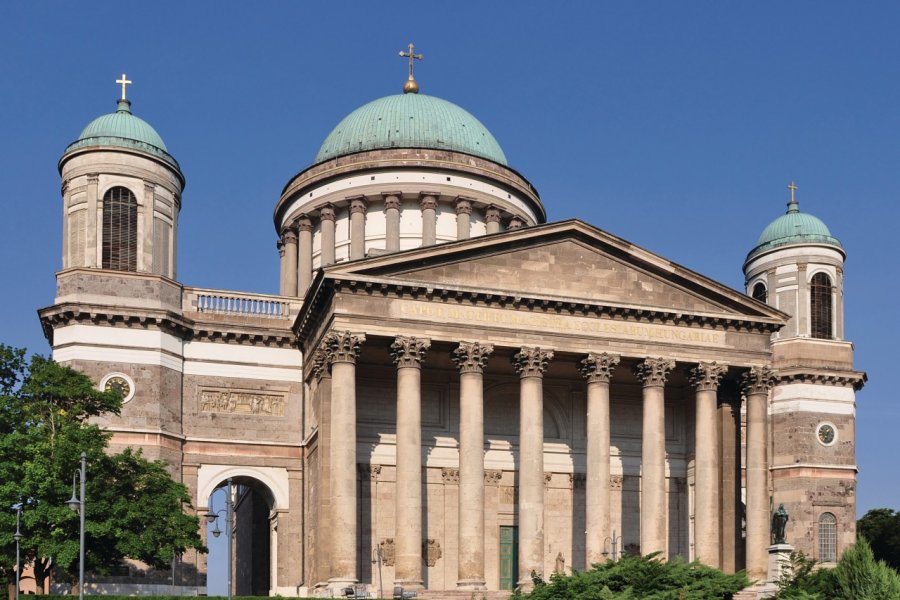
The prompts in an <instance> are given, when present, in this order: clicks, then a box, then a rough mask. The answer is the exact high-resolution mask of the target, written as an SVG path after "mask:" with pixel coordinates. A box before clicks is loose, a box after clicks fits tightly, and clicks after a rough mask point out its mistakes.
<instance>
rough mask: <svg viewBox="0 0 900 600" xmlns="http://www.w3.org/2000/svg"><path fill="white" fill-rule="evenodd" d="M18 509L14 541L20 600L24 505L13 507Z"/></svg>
mask: <svg viewBox="0 0 900 600" xmlns="http://www.w3.org/2000/svg"><path fill="white" fill-rule="evenodd" d="M13 508H14V509H16V532H15V533H14V534H13V539H14V540H16V600H19V588H20V584H21V580H22V564H21V561H20V560H19V542H21V541H22V532H21V531H20V530H19V521H20V520H21V517H22V503H21V502H19V503H18V504H16V505H14V506H13Z"/></svg>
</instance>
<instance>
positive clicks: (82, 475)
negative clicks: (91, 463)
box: [66, 452, 87, 600]
mask: <svg viewBox="0 0 900 600" xmlns="http://www.w3.org/2000/svg"><path fill="white" fill-rule="evenodd" d="M76 479H77V480H78V482H79V484H80V490H79V491H80V495H78V496H76V495H75V480H76ZM86 480H87V454H85V453H84V452H82V453H81V468H80V469H78V470H77V471H75V473H73V474H72V497H71V498H69V501H68V502H66V504H68V505H69V508H71V509H72V510H73V511H75V512H77V513H78V515H79V521H80V524H79V526H80V530H79V537H78V600H84V484H85V481H86Z"/></svg>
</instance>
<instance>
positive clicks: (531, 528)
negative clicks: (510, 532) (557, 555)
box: [512, 348, 553, 590]
mask: <svg viewBox="0 0 900 600" xmlns="http://www.w3.org/2000/svg"><path fill="white" fill-rule="evenodd" d="M552 358H553V352H551V351H549V350H542V349H541V348H522V349H521V350H520V351H519V352H518V353H517V354H516V355H515V356H513V359H512V360H513V366H514V367H515V369H516V373H518V374H519V390H520V391H519V396H520V398H519V581H518V585H519V586H520V587H521V588H522V589H524V590H531V589H532V585H533V583H532V579H531V573H532V572H534V573H537V574H538V575H542V574H543V571H544V389H543V386H544V371H545V370H546V369H547V366H548V365H549V364H550V360H551V359H552Z"/></svg>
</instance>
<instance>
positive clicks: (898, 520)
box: [856, 508, 900, 571]
mask: <svg viewBox="0 0 900 600" xmlns="http://www.w3.org/2000/svg"><path fill="white" fill-rule="evenodd" d="M856 532H857V534H858V535H860V536H861V537H864V538H866V541H868V542H869V545H871V546H872V552H873V553H874V554H875V558H877V559H878V560H883V561H884V562H886V563H887V564H888V565H890V566H891V567H893V568H894V570H897V571H900V513H898V512H897V511H894V510H891V509H890V508H873V509H872V510H870V511H869V512H867V513H866V514H865V515H863V518H862V519H860V520H859V521H857V522H856Z"/></svg>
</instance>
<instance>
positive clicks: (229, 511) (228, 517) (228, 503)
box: [203, 477, 234, 600]
mask: <svg viewBox="0 0 900 600" xmlns="http://www.w3.org/2000/svg"><path fill="white" fill-rule="evenodd" d="M221 489H223V488H216V489H215V490H213V493H212V494H210V495H209V511H207V513H206V514H205V515H203V516H204V517H206V522H207V523H215V524H216V527H215V529H213V531H212V534H213V537H219V536H220V535H222V530H221V529H219V514H220V513H221V512H222V511H221V510H218V511H216V512H213V496H214V495H215V493H216V492H218V491H219V490H221ZM224 489H225V490H226V491H225V532H226V533H227V534H228V537H227V538H226V540H227V542H228V544H227V546H226V547H227V552H228V573H227V576H226V581H227V585H228V600H231V568H232V558H231V538H232V536H233V535H234V506H233V504H232V496H231V489H232V488H231V477H229V478H228V484H227V486H226V487H225V488H224Z"/></svg>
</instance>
